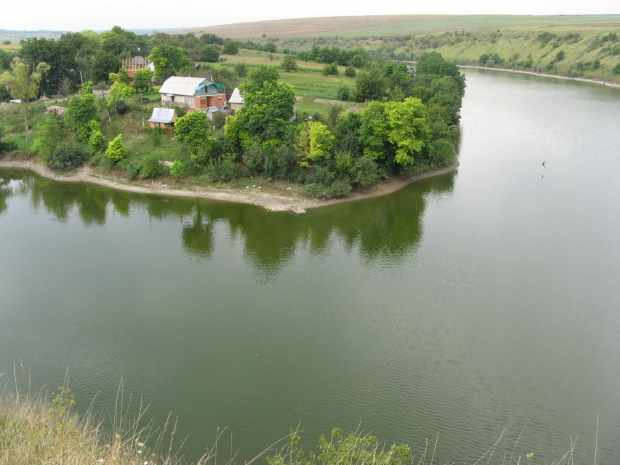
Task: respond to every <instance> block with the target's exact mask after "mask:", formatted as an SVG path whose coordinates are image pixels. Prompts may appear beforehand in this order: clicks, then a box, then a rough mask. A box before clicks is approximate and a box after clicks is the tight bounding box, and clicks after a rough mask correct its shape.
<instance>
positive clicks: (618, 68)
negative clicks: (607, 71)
mask: <svg viewBox="0 0 620 465" xmlns="http://www.w3.org/2000/svg"><path fill="white" fill-rule="evenodd" d="M613 72H614V74H616V75H618V74H620V63H618V64H617V65H616V66H614V69H613Z"/></svg>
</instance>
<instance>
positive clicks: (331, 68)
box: [322, 63, 340, 76]
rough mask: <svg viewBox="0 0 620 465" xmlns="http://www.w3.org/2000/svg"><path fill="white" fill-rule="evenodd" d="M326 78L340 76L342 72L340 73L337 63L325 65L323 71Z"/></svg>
mask: <svg viewBox="0 0 620 465" xmlns="http://www.w3.org/2000/svg"><path fill="white" fill-rule="evenodd" d="M322 73H323V75H325V76H338V75H340V72H339V71H338V64H337V63H330V64H329V65H325V66H324V67H323V71H322Z"/></svg>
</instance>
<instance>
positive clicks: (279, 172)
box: [270, 145, 299, 179]
mask: <svg viewBox="0 0 620 465" xmlns="http://www.w3.org/2000/svg"><path fill="white" fill-rule="evenodd" d="M270 158H271V161H272V163H271V165H272V166H271V168H272V169H271V170H270V173H271V172H273V174H274V175H275V177H276V178H279V179H284V178H288V177H289V176H290V175H291V174H292V173H293V172H294V171H295V168H296V167H297V162H298V161H299V156H298V155H297V152H296V151H295V150H294V149H293V148H292V147H289V146H287V145H281V146H280V147H276V149H275V150H274V151H273V155H272V157H270Z"/></svg>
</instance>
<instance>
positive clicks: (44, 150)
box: [32, 112, 64, 163]
mask: <svg viewBox="0 0 620 465" xmlns="http://www.w3.org/2000/svg"><path fill="white" fill-rule="evenodd" d="M63 136H64V132H63V129H62V124H61V120H60V118H59V117H58V116H57V115H56V113H53V112H52V113H50V114H49V115H47V116H46V117H45V121H44V122H43V125H42V126H41V128H40V129H39V131H38V134H37V138H36V140H35V141H34V145H33V146H32V149H33V150H34V151H35V152H36V153H37V154H38V155H39V156H40V157H41V159H42V160H43V161H44V162H45V163H48V162H49V160H50V157H51V156H52V153H53V152H54V149H55V148H56V147H58V146H59V145H60V142H61V141H62V139H63Z"/></svg>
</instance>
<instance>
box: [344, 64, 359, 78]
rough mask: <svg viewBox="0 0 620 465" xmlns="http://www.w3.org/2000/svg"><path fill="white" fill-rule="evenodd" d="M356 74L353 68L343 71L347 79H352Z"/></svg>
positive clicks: (348, 67) (349, 67)
mask: <svg viewBox="0 0 620 465" xmlns="http://www.w3.org/2000/svg"><path fill="white" fill-rule="evenodd" d="M356 74H357V71H355V68H354V67H353V66H347V69H345V70H344V75H345V76H346V77H348V78H354V77H355V75H356Z"/></svg>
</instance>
